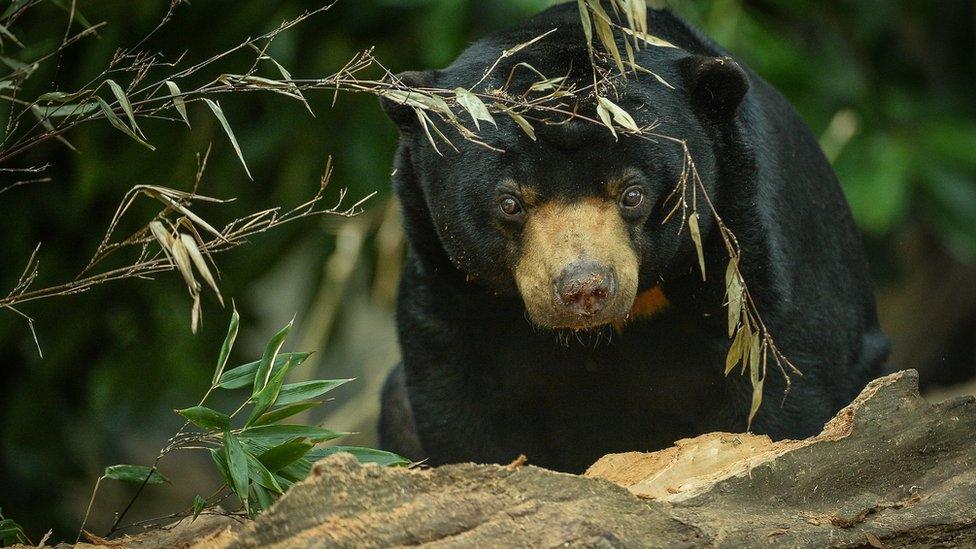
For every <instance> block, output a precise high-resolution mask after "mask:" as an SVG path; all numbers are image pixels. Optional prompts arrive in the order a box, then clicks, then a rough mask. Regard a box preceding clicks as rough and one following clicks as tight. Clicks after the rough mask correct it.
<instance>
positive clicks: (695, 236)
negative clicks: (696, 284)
mask: <svg viewBox="0 0 976 549" xmlns="http://www.w3.org/2000/svg"><path fill="white" fill-rule="evenodd" d="M688 229H689V230H690V232H691V241H692V242H694V243H695V251H696V252H697V253H698V267H699V268H701V275H702V280H705V250H704V248H703V247H702V239H701V229H700V228H699V227H698V212H691V215H689V216H688Z"/></svg>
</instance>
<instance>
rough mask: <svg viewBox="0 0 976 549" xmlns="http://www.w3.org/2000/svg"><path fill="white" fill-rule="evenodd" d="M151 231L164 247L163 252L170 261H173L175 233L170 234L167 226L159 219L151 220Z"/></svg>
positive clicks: (160, 245)
mask: <svg viewBox="0 0 976 549" xmlns="http://www.w3.org/2000/svg"><path fill="white" fill-rule="evenodd" d="M149 232H150V233H152V235H153V237H154V238H155V239H156V241H157V242H159V247H160V248H162V249H163V253H165V254H166V257H168V258H169V260H170V262H171V263H172V262H173V252H172V250H173V235H171V234H169V231H167V230H166V227H164V226H163V224H162V223H161V222H159V221H150V222H149Z"/></svg>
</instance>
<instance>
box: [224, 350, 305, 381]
mask: <svg viewBox="0 0 976 549" xmlns="http://www.w3.org/2000/svg"><path fill="white" fill-rule="evenodd" d="M310 356H312V353H280V354H279V355H278V356H276V357H275V361H274V367H273V368H272V375H274V372H275V371H276V370H277V369H278V368H281V367H283V366H284V365H285V364H286V363H287V362H288V361H289V360H291V361H292V362H293V365H292V367H293V368H294V367H295V366H298V365H300V364H301V363H303V362H305V359H307V358H308V357H310ZM260 365H261V361H260V360H258V361H255V362H249V363H247V364H244V365H241V366H238V367H236V368H233V369H231V370H227V371H226V372H224V373H223V374H222V375H221V376H220V384H219V385H217V386H218V387H220V388H221V389H243V388H244V387H247V386H249V385H253V384H254V374H255V373H256V372H257V371H258V366H260Z"/></svg>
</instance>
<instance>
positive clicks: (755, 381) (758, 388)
mask: <svg viewBox="0 0 976 549" xmlns="http://www.w3.org/2000/svg"><path fill="white" fill-rule="evenodd" d="M752 344H753V346H754V348H753V352H752V360H751V361H750V364H749V379H750V381H751V382H752V405H751V406H750V407H749V421H748V422H747V424H746V430H747V431H751V430H752V420H753V418H755V417H756V412H758V411H759V406H760V405H761V404H762V391H763V381H765V376H763V377H760V376H759V353H760V350H759V334H758V333H756V335H755V336H754V338H753V342H752Z"/></svg>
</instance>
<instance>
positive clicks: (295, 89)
mask: <svg viewBox="0 0 976 549" xmlns="http://www.w3.org/2000/svg"><path fill="white" fill-rule="evenodd" d="M268 59H269V60H270V61H271V62H272V63H274V66H275V67H277V68H278V72H280V73H281V77H282V78H284V79H285V80H291V79H292V78H291V73H290V72H288V69H286V68H285V67H284V66H283V65H282V64H281V63H279V62H278V61H276V60H275V59H274V58H273V57H268ZM289 85H290V86H291V90H292V92H294V93H295V95H297V96H298V97H299V98H300V99H301V100H302V103H305V108H306V109H308V112H309V114H311V115H312V116H315V111H313V110H312V106H311V105H309V104H308V100H307V99H305V96H304V95H303V94H302V90H300V89H298V86H296V85H295V84H293V83H291V82H289Z"/></svg>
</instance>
